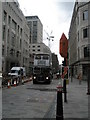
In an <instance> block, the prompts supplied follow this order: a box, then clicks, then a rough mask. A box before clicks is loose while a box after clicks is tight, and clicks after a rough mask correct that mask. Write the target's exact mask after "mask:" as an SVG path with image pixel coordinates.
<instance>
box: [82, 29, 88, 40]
mask: <svg viewBox="0 0 90 120" xmlns="http://www.w3.org/2000/svg"><path fill="white" fill-rule="evenodd" d="M87 37H88V28H84V29H83V38H87Z"/></svg>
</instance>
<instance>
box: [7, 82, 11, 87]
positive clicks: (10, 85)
mask: <svg viewBox="0 0 90 120" xmlns="http://www.w3.org/2000/svg"><path fill="white" fill-rule="evenodd" d="M7 87H8V88H11V85H10V80H8V86H7Z"/></svg>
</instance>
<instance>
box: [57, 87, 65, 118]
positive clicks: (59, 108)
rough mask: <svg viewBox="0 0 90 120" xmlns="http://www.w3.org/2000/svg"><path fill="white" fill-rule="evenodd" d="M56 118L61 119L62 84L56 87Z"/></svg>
mask: <svg viewBox="0 0 90 120" xmlns="http://www.w3.org/2000/svg"><path fill="white" fill-rule="evenodd" d="M56 120H63V100H62V86H61V85H59V86H58V87H57V108H56Z"/></svg>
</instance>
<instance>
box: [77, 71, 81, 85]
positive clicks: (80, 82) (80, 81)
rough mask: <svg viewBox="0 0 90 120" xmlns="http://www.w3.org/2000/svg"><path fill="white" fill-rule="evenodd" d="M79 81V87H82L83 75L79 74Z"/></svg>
mask: <svg viewBox="0 0 90 120" xmlns="http://www.w3.org/2000/svg"><path fill="white" fill-rule="evenodd" d="M78 79H79V85H81V80H82V73H79V76H78Z"/></svg>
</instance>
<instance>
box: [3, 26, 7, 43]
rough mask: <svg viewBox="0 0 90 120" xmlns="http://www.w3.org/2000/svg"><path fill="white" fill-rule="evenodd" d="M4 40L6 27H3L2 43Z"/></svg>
mask: <svg viewBox="0 0 90 120" xmlns="http://www.w3.org/2000/svg"><path fill="white" fill-rule="evenodd" d="M5 38H6V25H3V41H4V40H5Z"/></svg>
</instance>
